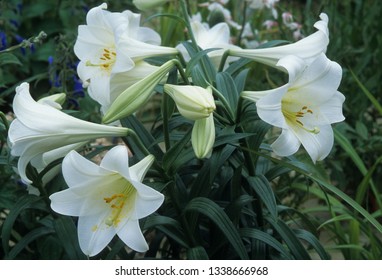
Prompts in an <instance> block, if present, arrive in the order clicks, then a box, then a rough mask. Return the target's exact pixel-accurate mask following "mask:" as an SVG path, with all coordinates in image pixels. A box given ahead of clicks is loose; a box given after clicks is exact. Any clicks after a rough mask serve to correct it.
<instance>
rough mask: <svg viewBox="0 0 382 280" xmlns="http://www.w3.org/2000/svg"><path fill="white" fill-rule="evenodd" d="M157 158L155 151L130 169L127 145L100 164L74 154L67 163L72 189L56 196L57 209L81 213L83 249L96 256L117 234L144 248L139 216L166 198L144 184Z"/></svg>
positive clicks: (53, 198) (66, 175) (64, 165)
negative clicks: (146, 175)
mask: <svg viewBox="0 0 382 280" xmlns="http://www.w3.org/2000/svg"><path fill="white" fill-rule="evenodd" d="M153 161H154V157H153V156H152V155H149V156H147V157H146V158H144V159H143V160H141V161H140V162H138V163H137V164H135V165H133V166H131V167H129V157H128V151H127V148H126V147H125V146H116V147H114V148H113V149H111V150H110V151H109V152H108V153H107V154H106V155H105V157H104V158H103V160H102V162H101V164H100V165H99V166H98V165H96V164H95V163H93V162H91V161H89V160H87V159H86V158H84V157H82V156H81V155H79V154H78V153H77V152H75V151H72V152H70V153H69V154H68V155H67V156H66V157H65V159H64V161H63V163H62V172H63V175H64V179H65V181H66V182H67V184H68V186H69V188H68V189H66V190H63V191H60V192H58V193H54V194H52V195H51V196H50V200H51V207H52V209H53V210H54V211H56V212H57V213H60V214H63V215H70V216H78V217H79V220H78V239H79V244H80V247H81V250H82V251H83V252H84V253H85V254H86V255H88V256H94V255H96V254H98V253H99V252H101V251H102V249H104V248H105V247H106V246H107V244H108V243H109V242H110V241H111V240H112V238H113V237H114V236H115V235H116V234H117V235H118V236H119V238H120V239H121V240H122V241H123V242H124V243H125V244H126V245H127V246H129V247H130V248H131V249H133V250H135V251H138V252H144V251H146V250H148V245H147V242H146V240H145V238H144V236H143V234H142V232H141V229H140V227H139V219H142V218H144V217H146V216H148V215H150V214H151V213H153V212H155V211H156V210H157V209H158V208H159V207H160V206H161V204H162V203H163V200H164V196H163V195H162V194H161V193H159V192H157V191H156V190H154V189H152V188H150V187H149V186H147V185H145V184H143V183H142V180H143V178H144V176H145V174H146V172H147V170H148V169H149V167H150V166H151V164H152V163H153Z"/></svg>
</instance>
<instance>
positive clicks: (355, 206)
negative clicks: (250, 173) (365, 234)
mask: <svg viewBox="0 0 382 280" xmlns="http://www.w3.org/2000/svg"><path fill="white" fill-rule="evenodd" d="M251 152H252V153H255V154H257V155H259V156H262V157H265V158H267V159H269V160H271V161H273V162H275V163H277V164H281V165H283V166H286V167H289V168H291V169H293V170H295V171H296V172H299V173H300V174H303V175H304V176H306V177H308V178H310V179H312V180H313V181H315V182H316V183H318V184H320V185H321V186H322V187H324V188H325V189H327V190H328V191H330V192H332V193H334V194H335V195H336V196H338V197H339V198H341V199H342V200H343V201H344V202H346V203H347V204H349V205H350V206H351V207H352V208H353V209H354V210H356V211H357V212H358V213H359V214H361V215H362V216H363V217H364V218H365V219H366V220H367V221H369V222H370V223H371V224H372V225H373V226H374V227H375V228H376V229H377V230H378V231H379V232H380V233H382V225H381V224H380V223H379V222H378V221H377V220H376V219H375V218H374V217H373V216H372V215H370V213H368V212H367V211H366V210H365V209H364V208H363V207H362V206H361V205H359V204H358V203H357V202H356V201H355V200H354V199H352V198H351V197H350V196H348V195H347V194H345V193H344V192H343V191H341V190H340V189H338V188H337V187H335V186H333V185H331V184H330V183H328V182H326V181H324V180H322V179H321V178H318V177H317V176H315V175H313V174H311V173H310V172H308V171H306V170H304V169H302V168H301V167H298V166H297V165H296V163H295V162H286V161H284V160H279V159H276V158H273V157H271V156H269V155H267V154H264V153H260V152H257V151H253V150H252V151H251Z"/></svg>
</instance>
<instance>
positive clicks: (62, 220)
mask: <svg viewBox="0 0 382 280" xmlns="http://www.w3.org/2000/svg"><path fill="white" fill-rule="evenodd" d="M54 228H55V230H56V234H57V236H58V238H59V239H60V241H61V244H62V247H63V248H64V250H65V252H66V254H67V255H68V257H69V259H71V260H85V259H87V258H86V256H85V255H84V254H83V253H82V251H81V249H80V246H79V244H78V237H77V228H76V226H75V224H74V222H73V220H72V219H71V218H70V217H67V216H61V217H59V218H58V219H56V220H55V221H54Z"/></svg>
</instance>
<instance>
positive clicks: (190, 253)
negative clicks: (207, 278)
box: [187, 246, 209, 260]
mask: <svg viewBox="0 0 382 280" xmlns="http://www.w3.org/2000/svg"><path fill="white" fill-rule="evenodd" d="M187 259H188V260H208V259H209V257H208V254H207V252H206V250H205V249H204V248H203V247H201V246H197V247H193V248H189V249H187Z"/></svg>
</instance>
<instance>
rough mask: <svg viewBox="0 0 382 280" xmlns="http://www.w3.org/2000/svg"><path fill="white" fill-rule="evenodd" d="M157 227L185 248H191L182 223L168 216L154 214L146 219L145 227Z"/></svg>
mask: <svg viewBox="0 0 382 280" xmlns="http://www.w3.org/2000/svg"><path fill="white" fill-rule="evenodd" d="M150 228H157V229H158V230H160V231H161V232H163V233H164V234H166V235H167V236H168V237H169V238H171V239H173V240H174V241H176V242H177V243H178V244H180V245H181V246H182V247H184V248H189V247H190V246H189V245H188V240H187V237H186V236H185V234H184V232H183V228H182V226H181V224H180V223H179V222H178V221H176V220H174V219H172V218H170V217H167V216H160V215H152V216H150V217H148V218H147V219H146V220H145V223H144V229H150Z"/></svg>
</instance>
